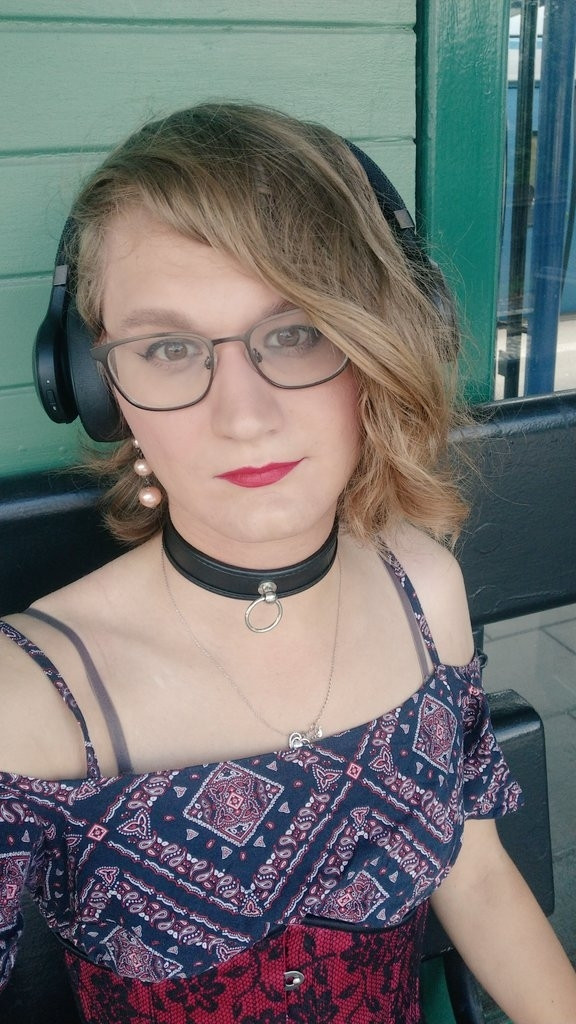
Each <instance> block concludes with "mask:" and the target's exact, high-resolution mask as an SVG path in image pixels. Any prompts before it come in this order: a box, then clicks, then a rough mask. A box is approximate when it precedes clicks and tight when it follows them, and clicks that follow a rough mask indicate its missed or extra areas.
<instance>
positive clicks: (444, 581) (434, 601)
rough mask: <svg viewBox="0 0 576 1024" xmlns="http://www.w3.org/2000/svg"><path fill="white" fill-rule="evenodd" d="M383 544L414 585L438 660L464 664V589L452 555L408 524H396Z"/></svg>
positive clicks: (468, 649) (468, 652) (468, 640)
mask: <svg viewBox="0 0 576 1024" xmlns="http://www.w3.org/2000/svg"><path fill="white" fill-rule="evenodd" d="M387 543H388V546H389V548H390V550H391V551H392V552H393V554H394V555H395V557H396V558H397V559H398V561H399V562H400V563H401V565H402V566H403V568H404V569H405V571H406V573H407V575H408V576H409V578H410V580H411V582H412V584H413V586H414V589H415V591H416V593H417V595H418V599H419V601H420V604H421V605H422V608H423V610H424V614H425V616H426V619H427V620H428V625H429V626H430V631H431V633H432V636H433V638H434V642H435V644H436V647H437V649H438V652H439V654H440V657H441V659H442V661H444V662H445V663H446V664H449V665H464V664H467V662H468V661H469V660H470V658H471V656H472V652H473V646H474V644H473V639H472V630H471V626H470V615H469V611H468V600H467V596H466V588H465V586H464V580H463V577H462V572H461V569H460V566H459V565H458V562H457V560H456V559H455V557H454V555H453V554H452V552H451V551H449V550H448V549H447V548H445V547H443V546H442V545H441V544H439V543H438V542H437V541H435V540H433V538H432V537H430V536H428V534H426V533H423V532H422V531H421V530H417V529H415V527H413V526H410V525H409V524H403V525H402V526H400V527H398V528H397V529H396V530H395V531H394V533H393V534H391V536H390V537H389V538H387Z"/></svg>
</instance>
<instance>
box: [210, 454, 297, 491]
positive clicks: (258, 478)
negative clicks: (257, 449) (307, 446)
mask: <svg viewBox="0 0 576 1024" xmlns="http://www.w3.org/2000/svg"><path fill="white" fill-rule="evenodd" d="M301 461H302V460H301V459H298V461H297V462H269V463H268V465H267V466H241V467H240V468H239V469H231V470H230V472H229V473H219V474H218V479H219V480H227V481H228V483H231V484H236V486H237V487H267V486H268V485H269V484H275V483H278V481H279V480H282V478H283V477H285V476H287V475H288V473H290V472H291V471H292V470H293V469H294V467H295V466H298V465H299V464H300V462H301Z"/></svg>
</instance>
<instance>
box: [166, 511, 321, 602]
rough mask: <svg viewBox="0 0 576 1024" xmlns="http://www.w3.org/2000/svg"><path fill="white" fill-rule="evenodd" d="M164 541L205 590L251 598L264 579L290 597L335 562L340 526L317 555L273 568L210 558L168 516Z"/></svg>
mask: <svg viewBox="0 0 576 1024" xmlns="http://www.w3.org/2000/svg"><path fill="white" fill-rule="evenodd" d="M162 543H163V547H164V552H165V554H166V557H167V559H168V561H169V562H170V564H171V565H172V566H173V567H174V569H176V571H177V572H179V573H180V575H181V576H184V577H185V579H187V580H190V582H192V583H196V584H197V585H198V586H200V587H203V588H204V589H205V590H210V591H212V592H213V593H215V594H221V595H223V596H224V597H233V598H238V599H239V600H244V601H252V600H254V599H255V598H257V597H258V594H259V593H260V592H259V590H258V588H259V586H260V585H261V584H262V582H263V581H265V580H267V581H272V583H274V584H275V586H276V590H277V592H278V596H279V597H290V596H291V595H293V594H300V593H301V592H302V591H303V590H307V589H308V588H309V587H313V586H314V585H315V584H316V583H319V582H320V580H321V579H323V577H324V576H325V575H326V573H327V572H328V571H329V570H330V568H331V567H332V565H333V564H334V559H335V558H336V551H337V547H338V526H337V523H336V522H334V525H333V527H332V530H331V532H330V534H329V536H328V537H327V538H326V540H325V541H324V543H323V544H322V546H321V547H320V548H318V550H317V551H315V552H314V554H312V555H310V556H309V557H308V558H304V559H303V560H302V561H300V562H296V563H294V564H293V565H288V566H283V567H281V568H271V569H244V568H240V567H238V566H235V565H229V564H228V563H227V562H220V561H219V560H218V559H216V558H211V557H210V556H209V555H206V554H204V552H202V551H199V550H198V548H195V547H193V546H192V544H189V543H188V541H186V540H185V539H184V537H182V536H181V534H180V533H178V531H177V529H176V527H175V526H174V525H173V523H172V521H171V520H170V519H168V522H167V523H166V526H165V527H164V532H163V537H162Z"/></svg>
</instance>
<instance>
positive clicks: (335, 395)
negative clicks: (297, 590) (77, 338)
mask: <svg viewBox="0 0 576 1024" xmlns="http://www.w3.org/2000/svg"><path fill="white" fill-rule="evenodd" d="M281 300H282V296H280V295H278V294H277V293H276V292H275V291H274V290H273V289H272V288H270V287H269V286H268V285H267V284H265V283H263V282H262V281H261V280H260V279H259V278H257V277H253V276H252V275H251V274H250V273H248V272H246V271H245V270H244V269H243V268H242V267H241V266H240V265H239V264H238V263H236V261H235V260H234V259H232V258H231V257H230V256H228V255H226V254H223V253H221V252H218V251H217V250H215V249H212V248H210V247H209V246H207V245H204V244H202V243H200V242H196V241H193V240H191V239H189V238H186V237H184V236H183V235H180V234H178V233H177V232H175V231H173V230H172V229H170V228H168V227H166V226H165V225H163V224H162V223H161V222H159V221H157V220H156V219H154V218H153V217H152V216H151V215H149V214H147V213H146V212H144V211H133V212H131V213H130V214H128V215H125V216H122V217H119V218H118V219H116V220H115V221H114V222H113V223H112V224H111V226H110V228H109V232H108V236H107V242H106V252H105V277H104V292H103V321H104V325H105V329H106V334H107V335H108V337H109V338H112V339H114V340H118V339H122V338H127V337H131V336H132V337H133V336H138V335H145V334H158V333H162V332H169V331H174V330H187V331H189V332H194V333H196V334H200V335H203V336H204V337H206V338H223V337H228V336H231V335H232V336H233V335H237V334H243V333H244V332H245V331H247V330H248V329H249V328H251V327H252V326H253V325H254V324H256V323H258V322H259V321H260V320H262V319H264V318H265V317H266V316H268V315H269V314H270V312H273V311H274V310H275V307H276V306H277V305H278V303H279V302H280V301H281ZM117 397H118V402H119V405H120V407H121V409H122V412H123V414H124V416H125V418H126V420H127V422H128V424H129V427H130V429H131V431H132V433H133V435H134V437H136V438H137V439H138V442H139V444H140V447H141V448H142V450H143V452H144V454H145V457H146V459H147V461H148V463H149V465H150V466H151V468H152V470H153V472H154V474H155V475H156V477H157V478H158V480H160V481H161V483H162V484H163V486H164V488H165V490H166V492H167V494H168V500H169V505H170V513H171V516H172V519H173V522H174V525H175V526H176V527H177V529H178V530H179V531H180V532H181V533H182V534H183V535H184V536H185V537H186V538H187V539H188V540H189V541H190V542H191V543H192V544H194V545H195V546H197V547H200V548H201V549H202V550H204V551H207V552H208V553H211V554H213V555H214V556H215V557H218V558H221V559H224V560H227V561H231V562H235V563H237V564H245V565H253V566H254V567H258V566H259V564H260V565H262V566H266V565H267V564H268V565H270V564H288V561H297V560H299V559H300V558H303V557H306V555H307V554H309V553H310V552H311V551H312V550H314V549H315V547H317V546H319V545H320V544H321V543H322V542H323V540H324V539H325V537H326V536H327V534H328V532H329V530H330V527H331V525H332V521H333V518H334V513H335V509H336V503H337V500H338V497H339V495H340V493H341V491H342V490H343V488H344V486H345V485H346V483H347V481H348V479H349V478H350V476H351V474H352V472H353V470H354V467H355V465H356V462H357V459H358V447H359V434H358V421H357V395H356V387H355V383H354V380H353V376H352V372H351V370H350V369H347V370H345V371H344V372H343V373H342V374H340V376H338V377H336V378H335V379H334V380H331V381H327V382H326V383H324V384H320V385H318V386H315V387H311V388H305V389H301V390H300V389H299V390H283V389H281V388H277V387H274V386H273V385H272V384H269V383H268V381H266V380H265V379H264V378H262V377H261V376H260V375H259V374H258V373H257V372H256V370H255V369H254V367H253V366H252V364H251V363H250V361H249V358H248V356H247V353H246V349H245V347H244V345H243V343H242V342H241V341H238V342H236V341H234V342H229V343H226V344H223V345H221V346H219V347H218V350H217V367H216V373H215V376H214V380H213V382H212V387H211V389H210V391H209V393H208V394H207V395H206V397H205V398H203V399H202V401H201V402H199V403H198V404H197V405H194V406H190V407H188V408H186V409H179V410H175V411H169V412H165V411H162V412H157V411H155V412H151V411H146V410H142V409H137V408H135V407H134V406H132V405H130V404H129V403H128V402H127V401H126V400H125V399H124V398H123V397H122V396H120V395H118V396H117ZM257 471H260V472H257ZM281 553H282V554H283V557H284V558H285V559H286V560H285V561H284V562H278V561H272V562H270V559H271V558H273V557H274V556H278V555H280V554H281Z"/></svg>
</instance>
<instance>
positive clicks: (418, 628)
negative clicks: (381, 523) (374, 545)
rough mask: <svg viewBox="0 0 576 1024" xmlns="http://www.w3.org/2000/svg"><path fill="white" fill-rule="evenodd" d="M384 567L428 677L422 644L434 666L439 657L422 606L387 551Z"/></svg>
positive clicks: (398, 563) (410, 583)
mask: <svg viewBox="0 0 576 1024" xmlns="http://www.w3.org/2000/svg"><path fill="white" fill-rule="evenodd" d="M383 561H384V565H385V566H386V568H387V569H388V572H389V573H390V578H391V580H392V582H393V583H394V586H395V587H396V590H397V592H398V595H399V597H400V600H401V602H402V604H403V606H404V609H405V611H406V618H407V619H408V623H409V626H410V629H411V631H412V636H413V637H414V645H415V647H416V651H417V654H418V658H419V659H420V665H421V666H423V674H424V677H426V676H427V675H428V664H427V662H426V656H425V654H424V650H423V647H422V643H424V646H425V647H426V650H427V651H428V654H429V656H430V660H431V662H432V664H433V665H434V666H437V665H440V663H441V662H440V656H439V654H438V651H437V649H436V644H435V643H434V640H433V639H432V634H431V632H430V627H429V625H428V622H427V620H426V616H425V615H424V611H423V609H422V605H421V604H420V601H419V599H418V595H417V594H416V591H415V590H414V587H413V586H412V582H411V580H410V578H409V576H408V575H407V574H406V572H405V570H404V568H403V566H402V565H401V564H400V562H399V561H398V559H397V558H396V556H395V555H393V554H392V552H391V551H388V552H387V553H386V554H385V555H383Z"/></svg>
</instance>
